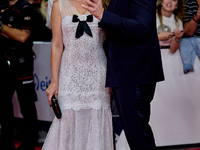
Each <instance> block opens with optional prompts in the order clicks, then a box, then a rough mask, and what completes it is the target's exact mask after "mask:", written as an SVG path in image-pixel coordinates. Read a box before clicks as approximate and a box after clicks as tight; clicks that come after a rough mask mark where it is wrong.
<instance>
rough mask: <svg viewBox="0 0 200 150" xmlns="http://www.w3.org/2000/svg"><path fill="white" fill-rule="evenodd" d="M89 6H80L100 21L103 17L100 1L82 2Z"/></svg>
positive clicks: (86, 0) (87, 0)
mask: <svg viewBox="0 0 200 150" xmlns="http://www.w3.org/2000/svg"><path fill="white" fill-rule="evenodd" d="M84 1H85V2H86V3H87V4H88V5H89V6H86V5H81V6H82V7H83V8H85V9H87V10H89V11H90V12H91V13H92V14H93V15H94V16H95V17H96V18H97V19H99V20H101V18H102V16H103V11H104V9H103V7H102V0H93V2H91V1H90V0H84Z"/></svg>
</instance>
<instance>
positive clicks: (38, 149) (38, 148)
mask: <svg viewBox="0 0 200 150" xmlns="http://www.w3.org/2000/svg"><path fill="white" fill-rule="evenodd" d="M19 145H20V142H19V141H15V148H17V147H18V146H19ZM35 150H41V147H37V146H36V147H35Z"/></svg>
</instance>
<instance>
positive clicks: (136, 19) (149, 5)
mask: <svg viewBox="0 0 200 150" xmlns="http://www.w3.org/2000/svg"><path fill="white" fill-rule="evenodd" d="M85 2H86V3H88V4H89V7H88V6H83V5H82V7H83V8H85V9H87V10H89V11H90V12H92V14H93V15H94V16H95V17H97V18H98V19H100V20H101V21H100V23H99V26H100V27H102V28H105V29H109V30H118V31H121V32H122V33H123V34H125V35H128V36H131V37H137V38H140V37H144V36H145V35H146V34H148V32H149V30H150V27H151V22H152V18H153V15H155V14H154V12H155V10H154V9H155V5H156V2H155V1H154V0H134V1H130V6H129V7H130V8H129V9H130V18H129V19H128V18H121V17H120V16H118V15H116V14H113V13H111V12H108V11H101V10H103V8H102V6H101V0H93V3H91V2H90V1H89V0H85ZM127 9H128V8H127ZM101 12H102V13H101ZM100 16H102V18H100Z"/></svg>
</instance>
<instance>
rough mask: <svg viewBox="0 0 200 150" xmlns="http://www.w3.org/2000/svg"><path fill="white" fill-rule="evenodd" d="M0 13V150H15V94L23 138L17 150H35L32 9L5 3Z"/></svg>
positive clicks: (20, 1) (17, 0)
mask: <svg viewBox="0 0 200 150" xmlns="http://www.w3.org/2000/svg"><path fill="white" fill-rule="evenodd" d="M1 1H2V0H1ZM0 12H1V13H0V16H1V17H0V70H1V73H0V85H1V86H0V95H1V98H0V123H1V138H0V149H1V150H15V146H14V142H13V123H14V122H13V119H14V113H13V105H12V97H13V94H14V92H15V91H16V93H17V96H18V101H19V105H20V111H21V114H22V115H23V117H24V119H23V131H24V132H23V137H22V141H21V145H20V146H19V147H18V148H17V150H35V143H36V140H37V111H36V107H35V101H36V100H37V96H36V93H35V87H34V79H33V60H34V52H33V50H32V46H33V38H32V33H33V30H34V27H35V17H34V16H35V9H34V8H33V7H32V6H31V5H30V4H29V3H28V2H26V1H24V0H9V1H8V2H6V3H2V5H1V6H0Z"/></svg>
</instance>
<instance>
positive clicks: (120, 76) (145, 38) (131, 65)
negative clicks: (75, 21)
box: [99, 0, 164, 87]
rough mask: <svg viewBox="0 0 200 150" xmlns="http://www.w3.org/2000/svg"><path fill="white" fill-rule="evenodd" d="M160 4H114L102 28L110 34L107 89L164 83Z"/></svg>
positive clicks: (138, 0)
mask: <svg viewBox="0 0 200 150" xmlns="http://www.w3.org/2000/svg"><path fill="white" fill-rule="evenodd" d="M156 3H157V0H111V3H110V5H109V8H108V11H104V13H103V16H102V20H101V21H100V22H99V27H101V28H104V29H106V30H107V37H106V41H105V43H104V48H105V51H106V53H107V58H108V64H107V77H106V86H108V87H117V86H123V85H133V84H148V83H155V82H157V81H161V80H164V75H163V69H162V62H161V55H160V46H159V43H158V37H157V31H156Z"/></svg>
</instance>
